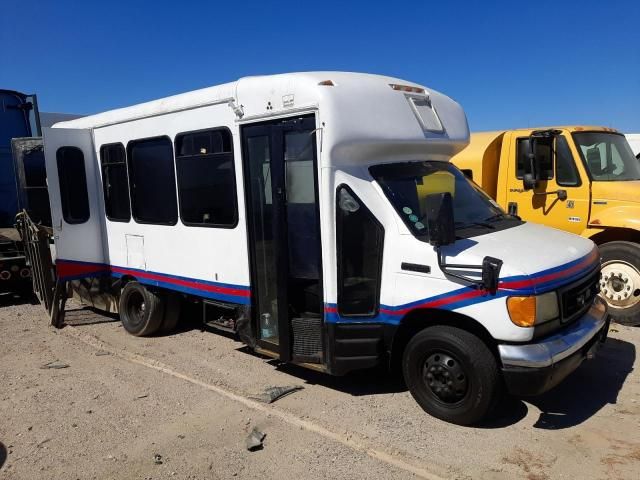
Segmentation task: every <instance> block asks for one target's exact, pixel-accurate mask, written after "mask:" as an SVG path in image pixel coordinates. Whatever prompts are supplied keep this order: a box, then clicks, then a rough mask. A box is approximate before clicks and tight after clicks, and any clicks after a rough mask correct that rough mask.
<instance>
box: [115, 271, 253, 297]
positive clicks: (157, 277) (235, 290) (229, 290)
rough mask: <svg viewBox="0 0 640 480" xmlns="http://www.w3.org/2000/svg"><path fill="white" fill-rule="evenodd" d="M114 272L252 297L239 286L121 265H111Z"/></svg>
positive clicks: (207, 290)
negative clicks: (224, 285)
mask: <svg viewBox="0 0 640 480" xmlns="http://www.w3.org/2000/svg"><path fill="white" fill-rule="evenodd" d="M111 271H112V272H116V273H121V274H128V275H132V276H134V277H142V278H146V279H148V280H155V281H157V282H164V283H172V284H174V285H180V286H182V287H187V288H194V289H196V290H204V291H205V292H215V293H223V294H226V295H233V296H235V297H250V296H251V292H250V291H249V290H242V289H239V288H229V287H219V286H217V285H209V284H206V283H200V282H197V281H193V280H182V279H180V278H172V277H166V276H164V275H157V274H154V273H148V272H139V271H136V270H128V269H126V268H121V267H111Z"/></svg>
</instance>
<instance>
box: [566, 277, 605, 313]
mask: <svg viewBox="0 0 640 480" xmlns="http://www.w3.org/2000/svg"><path fill="white" fill-rule="evenodd" d="M599 280H600V269H599V268H596V269H595V270H594V271H593V272H591V273H589V275H587V276H586V277H584V278H582V279H580V280H578V281H577V282H575V283H573V284H571V285H569V286H568V287H565V288H563V289H561V290H560V307H561V310H560V311H561V322H562V323H563V324H567V323H570V322H572V321H573V320H575V319H577V318H578V317H580V316H582V315H583V314H584V313H585V312H586V311H587V310H589V307H590V306H591V304H592V303H593V299H594V298H595V296H596V295H597V294H598V292H599V285H600V282H599Z"/></svg>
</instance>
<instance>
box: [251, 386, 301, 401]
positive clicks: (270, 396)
mask: <svg viewBox="0 0 640 480" xmlns="http://www.w3.org/2000/svg"><path fill="white" fill-rule="evenodd" d="M303 388H304V387H303V386H302V385H288V386H285V387H267V388H265V389H264V391H263V392H262V393H259V394H257V395H252V396H251V397H249V398H252V399H254V400H258V401H259V402H263V403H273V402H275V401H276V400H278V399H280V398H282V397H284V396H285V395H289V394H290V393H293V392H295V391H297V390H302V389H303Z"/></svg>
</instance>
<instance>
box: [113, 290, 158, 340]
mask: <svg viewBox="0 0 640 480" xmlns="http://www.w3.org/2000/svg"><path fill="white" fill-rule="evenodd" d="M119 311H120V320H121V321H122V326H123V327H124V328H125V330H126V331H127V332H129V333H130V334H132V335H135V336H136V337H143V336H146V335H152V334H154V333H155V332H157V331H158V329H159V328H160V326H161V324H162V319H163V317H164V299H163V298H162V296H160V295H158V294H157V293H154V292H152V291H150V290H148V289H146V288H145V287H144V286H143V285H141V284H140V283H138V282H128V283H127V284H126V285H125V286H124V288H123V289H122V292H121V293H120V302H119Z"/></svg>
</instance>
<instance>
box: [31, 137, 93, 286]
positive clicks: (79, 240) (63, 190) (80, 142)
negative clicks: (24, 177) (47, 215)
mask: <svg viewBox="0 0 640 480" xmlns="http://www.w3.org/2000/svg"><path fill="white" fill-rule="evenodd" d="M43 133H44V145H45V147H44V148H45V164H46V170H47V181H48V184H49V200H50V203H51V221H52V225H53V234H54V241H55V248H56V268H57V271H58V275H59V276H60V277H61V278H65V277H66V278H73V277H78V276H83V275H87V274H90V273H92V272H94V271H100V270H104V264H105V263H106V261H105V256H104V246H103V237H102V216H103V215H102V213H101V212H102V208H101V207H100V206H99V205H100V200H99V192H100V188H99V187H98V184H99V179H98V177H97V171H96V170H97V168H96V157H95V150H94V148H93V140H92V136H91V131H90V130H76V129H62V128H45V129H44V132H43Z"/></svg>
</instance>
